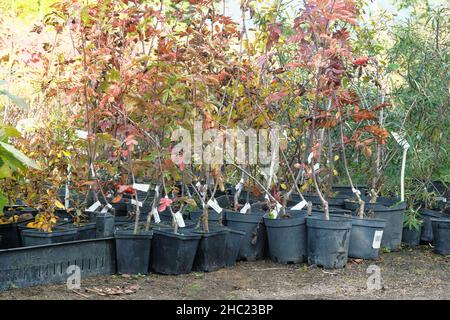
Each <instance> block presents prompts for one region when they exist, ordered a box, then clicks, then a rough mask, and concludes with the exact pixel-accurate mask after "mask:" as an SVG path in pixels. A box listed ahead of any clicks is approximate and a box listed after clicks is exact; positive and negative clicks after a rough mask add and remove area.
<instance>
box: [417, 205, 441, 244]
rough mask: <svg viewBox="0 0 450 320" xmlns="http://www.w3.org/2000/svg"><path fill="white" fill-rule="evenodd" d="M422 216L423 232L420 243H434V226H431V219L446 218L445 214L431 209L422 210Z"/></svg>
mask: <svg viewBox="0 0 450 320" xmlns="http://www.w3.org/2000/svg"><path fill="white" fill-rule="evenodd" d="M419 212H420V215H421V216H422V220H423V223H422V230H421V233H420V241H421V242H423V243H432V242H433V226H432V224H431V219H432V218H434V219H440V218H443V217H444V214H443V213H442V212H439V211H435V210H430V209H420V211H419Z"/></svg>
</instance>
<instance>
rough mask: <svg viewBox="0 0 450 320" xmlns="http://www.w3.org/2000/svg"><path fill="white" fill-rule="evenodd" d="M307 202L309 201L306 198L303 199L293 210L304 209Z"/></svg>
mask: <svg viewBox="0 0 450 320" xmlns="http://www.w3.org/2000/svg"><path fill="white" fill-rule="evenodd" d="M307 204H308V202H307V201H306V200H302V201H301V202H299V203H297V204H296V205H295V206H293V207H292V208H291V210H302V209H303V208H304V207H305V206H306V205H307Z"/></svg>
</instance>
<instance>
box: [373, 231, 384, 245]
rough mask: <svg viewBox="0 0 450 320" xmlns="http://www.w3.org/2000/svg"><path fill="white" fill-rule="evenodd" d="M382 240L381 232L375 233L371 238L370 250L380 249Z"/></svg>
mask: <svg viewBox="0 0 450 320" xmlns="http://www.w3.org/2000/svg"><path fill="white" fill-rule="evenodd" d="M382 238H383V230H377V231H375V235H374V236H373V242H372V248H374V249H380V246H381V239H382Z"/></svg>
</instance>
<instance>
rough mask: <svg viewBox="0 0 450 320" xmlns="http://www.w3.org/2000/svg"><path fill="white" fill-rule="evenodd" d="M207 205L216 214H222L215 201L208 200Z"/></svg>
mask: <svg viewBox="0 0 450 320" xmlns="http://www.w3.org/2000/svg"><path fill="white" fill-rule="evenodd" d="M208 205H209V206H210V207H211V208H212V209H213V210H214V211H215V212H217V213H221V212H222V210H223V209H222V208H221V207H220V206H219V204H218V203H217V200H216V199H214V200H212V199H209V200H208Z"/></svg>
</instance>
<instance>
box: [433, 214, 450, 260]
mask: <svg viewBox="0 0 450 320" xmlns="http://www.w3.org/2000/svg"><path fill="white" fill-rule="evenodd" d="M431 224H432V226H433V246H434V249H433V251H434V252H436V253H439V254H444V255H447V254H450V219H448V218H440V219H436V218H431Z"/></svg>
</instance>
